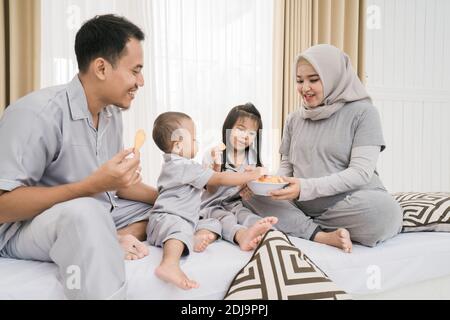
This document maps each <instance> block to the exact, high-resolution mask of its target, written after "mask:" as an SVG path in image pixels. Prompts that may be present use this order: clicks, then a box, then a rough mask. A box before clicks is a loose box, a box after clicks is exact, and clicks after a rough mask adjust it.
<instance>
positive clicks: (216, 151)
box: [211, 147, 222, 165]
mask: <svg viewBox="0 0 450 320" xmlns="http://www.w3.org/2000/svg"><path fill="white" fill-rule="evenodd" d="M221 154H222V151H220V148H219V147H214V148H212V149H211V159H212V160H213V164H214V165H222V159H221Z"/></svg>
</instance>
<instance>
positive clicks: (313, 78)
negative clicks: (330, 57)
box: [297, 60, 324, 108]
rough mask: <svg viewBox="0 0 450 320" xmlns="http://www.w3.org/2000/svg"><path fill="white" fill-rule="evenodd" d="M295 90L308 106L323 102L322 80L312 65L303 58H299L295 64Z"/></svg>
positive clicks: (311, 106) (314, 106) (318, 104)
mask: <svg viewBox="0 0 450 320" xmlns="http://www.w3.org/2000/svg"><path fill="white" fill-rule="evenodd" d="M297 91H298V93H299V94H300V96H301V98H302V100H303V104H304V105H305V106H306V107H308V108H316V107H318V106H320V105H321V104H322V103H323V100H324V95H323V84H322V80H320V77H319V75H318V74H317V72H316V70H314V68H313V66H312V65H311V64H310V63H308V62H307V61H305V60H300V62H299V63H298V66H297Z"/></svg>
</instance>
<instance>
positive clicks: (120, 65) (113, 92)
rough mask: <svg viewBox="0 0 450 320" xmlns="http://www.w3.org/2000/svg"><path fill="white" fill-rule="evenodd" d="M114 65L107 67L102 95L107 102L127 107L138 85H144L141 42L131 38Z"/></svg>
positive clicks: (122, 107)
mask: <svg viewBox="0 0 450 320" xmlns="http://www.w3.org/2000/svg"><path fill="white" fill-rule="evenodd" d="M124 50H125V51H124V54H123V55H122V56H121V57H120V58H119V59H118V61H117V62H116V64H115V66H114V67H112V66H110V67H109V68H107V74H106V80H107V81H106V82H105V91H104V93H105V94H104V96H105V100H107V102H108V104H112V105H115V106H117V107H119V108H121V109H128V108H129V107H130V105H131V101H132V100H133V99H134V97H135V95H136V93H137V90H138V89H139V87H142V86H143V85H144V76H143V75H142V68H143V65H144V54H143V50H142V45H141V42H140V41H139V40H137V39H134V38H132V39H131V40H130V41H128V43H127V45H126V46H125V49H124Z"/></svg>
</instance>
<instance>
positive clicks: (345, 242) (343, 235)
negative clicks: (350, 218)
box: [314, 229, 353, 253]
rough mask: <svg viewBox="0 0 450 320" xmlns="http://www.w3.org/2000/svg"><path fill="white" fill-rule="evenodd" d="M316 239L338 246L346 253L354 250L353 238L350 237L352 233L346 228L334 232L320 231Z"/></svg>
mask: <svg viewBox="0 0 450 320" xmlns="http://www.w3.org/2000/svg"><path fill="white" fill-rule="evenodd" d="M314 241H316V242H319V243H324V244H328V245H330V246H334V247H337V248H339V249H342V250H344V252H346V253H350V252H352V247H353V244H352V240H351V239H350V233H349V232H348V230H346V229H338V230H336V231H333V232H323V231H322V232H318V233H317V234H316V236H315V238H314Z"/></svg>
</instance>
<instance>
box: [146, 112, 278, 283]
mask: <svg viewBox="0 0 450 320" xmlns="http://www.w3.org/2000/svg"><path fill="white" fill-rule="evenodd" d="M195 137H196V133H195V124H194V122H193V121H192V119H191V118H190V117H189V116H188V115H186V114H184V113H180V112H166V113H163V114H161V115H160V116H158V118H157V119H156V120H155V123H154V126H153V140H154V141H155V143H156V145H157V146H158V147H159V148H160V149H161V150H162V151H163V152H164V164H163V166H162V170H161V174H160V176H159V178H158V191H159V197H158V199H157V200H156V202H155V205H154V207H153V208H152V210H151V214H150V217H149V222H148V226H147V237H148V241H149V242H150V244H151V245H155V246H160V247H163V258H162V261H161V263H160V265H159V266H158V267H157V268H156V270H155V274H156V276H157V277H159V278H160V279H162V280H164V281H167V282H170V283H173V284H174V285H176V286H177V287H179V288H182V289H185V290H188V289H192V288H197V287H198V283H197V282H196V281H194V280H191V279H189V278H188V277H187V276H186V274H184V272H183V271H182V270H181V268H180V258H181V256H182V255H187V254H189V253H191V252H192V251H193V250H194V248H195V247H200V248H201V249H202V250H203V249H204V248H205V247H206V246H207V245H208V244H209V243H210V242H212V241H213V240H214V239H213V236H212V234H208V233H198V234H196V235H194V233H195V230H196V227H197V224H198V221H199V215H200V214H199V211H200V203H201V193H202V190H203V189H204V188H205V187H206V186H207V185H214V186H219V185H225V186H238V185H243V184H245V183H247V182H249V181H252V180H256V179H258V178H259V177H261V176H263V175H264V174H265V169H264V168H261V167H259V168H256V169H254V170H253V171H249V172H243V173H237V172H215V171H213V170H212V169H210V168H204V167H203V166H202V165H201V164H199V163H196V162H194V161H193V160H192V159H193V158H194V157H195V155H196V153H197V143H196V139H195ZM210 222H211V224H212V225H211V228H208V227H205V226H206V225H207V224H206V223H204V222H203V223H202V228H204V229H205V228H206V229H210V230H217V228H216V227H217V226H214V224H217V223H219V222H218V221H217V220H215V219H211V221H210ZM262 223H265V222H262ZM219 227H220V226H219ZM270 227H271V224H270V222H267V228H264V230H268V229H269V228H270ZM260 236H261V235H258V234H252V233H248V236H247V237H246V240H245V241H248V242H252V241H253V240H254V239H252V237H254V238H257V237H260ZM202 250H197V251H202Z"/></svg>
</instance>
